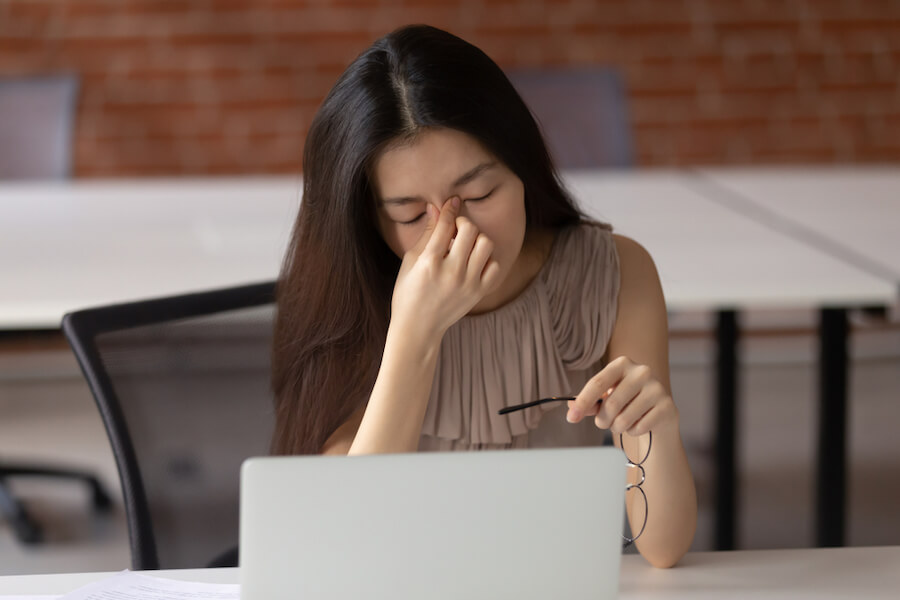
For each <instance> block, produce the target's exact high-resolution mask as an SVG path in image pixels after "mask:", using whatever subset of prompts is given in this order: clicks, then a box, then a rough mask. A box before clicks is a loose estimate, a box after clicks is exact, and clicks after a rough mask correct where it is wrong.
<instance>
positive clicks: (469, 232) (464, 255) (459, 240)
mask: <svg viewBox="0 0 900 600" xmlns="http://www.w3.org/2000/svg"><path fill="white" fill-rule="evenodd" d="M455 225H456V237H455V238H453V244H452V245H451V246H450V253H449V255H448V258H449V259H450V260H451V261H453V262H454V263H455V264H458V265H461V266H463V267H465V265H466V263H467V262H468V260H469V254H470V253H471V252H472V247H473V246H474V245H475V240H476V239H478V235H479V232H478V227H476V226H475V224H474V223H472V221H470V220H468V219H467V218H465V217H456V222H455Z"/></svg>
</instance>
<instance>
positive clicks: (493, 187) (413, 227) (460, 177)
mask: <svg viewBox="0 0 900 600" xmlns="http://www.w3.org/2000/svg"><path fill="white" fill-rule="evenodd" d="M373 178H374V181H373V182H372V184H373V186H374V188H375V193H376V198H377V200H376V201H377V202H378V206H377V211H376V212H377V214H378V227H379V230H380V231H381V235H382V237H383V238H384V240H385V242H387V244H388V246H389V247H390V248H391V250H393V251H394V253H395V254H396V255H397V256H399V257H403V255H404V254H405V253H406V252H407V251H408V250H409V249H410V248H412V247H413V246H415V244H416V242H417V241H418V240H419V237H420V236H421V235H422V233H423V232H424V230H425V223H426V221H427V215H426V214H425V208H426V206H427V205H428V204H433V205H434V206H435V207H436V208H437V209H438V210H440V208H441V207H442V206H443V205H444V202H446V201H447V200H448V199H449V198H451V197H453V196H459V198H460V199H461V200H462V203H461V205H460V210H459V216H460V217H465V218H467V219H469V220H470V221H471V222H472V223H474V224H475V226H476V227H478V229H479V230H480V231H481V232H482V233H484V234H485V235H486V236H487V237H488V238H490V240H491V241H492V242H493V243H494V254H493V258H494V260H496V261H497V262H498V263H499V265H500V269H501V274H502V275H501V277H500V278H499V281H501V282H502V281H503V280H504V279H506V277H507V275H508V274H509V272H510V270H511V269H512V267H513V265H514V264H515V263H516V260H517V259H518V257H519V253H520V252H521V250H522V243H523V241H524V239H525V194H524V187H523V185H522V181H521V180H520V179H519V178H518V177H517V176H516V175H515V174H514V173H513V172H512V171H510V170H509V168H507V167H506V165H504V164H503V163H501V162H500V161H499V160H498V159H497V158H496V157H494V156H492V155H491V154H490V153H489V152H488V151H487V150H486V149H485V148H484V147H483V146H482V145H481V144H480V143H479V142H478V141H477V140H476V139H475V138H473V137H471V136H470V135H468V134H465V133H462V132H460V131H457V130H455V129H428V130H425V131H424V132H423V133H421V134H420V135H418V136H417V137H416V138H415V139H414V140H413V141H412V142H411V143H409V144H403V145H399V146H396V147H393V148H391V149H389V150H387V151H386V152H384V153H383V154H382V155H381V156H380V157H379V158H378V159H377V160H376V162H375V168H374V173H373Z"/></svg>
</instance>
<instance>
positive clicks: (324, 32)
mask: <svg viewBox="0 0 900 600" xmlns="http://www.w3.org/2000/svg"><path fill="white" fill-rule="evenodd" d="M407 23H427V24H431V25H435V26H437V27H441V28H444V29H447V30H449V31H450V32H452V33H454V34H456V35H459V36H461V37H463V38H464V39H466V40H468V41H470V42H472V43H474V44H475V45H477V46H479V47H480V48H482V49H483V50H484V51H485V52H486V53H487V54H488V55H489V56H491V57H492V58H493V59H494V60H495V61H496V62H497V63H499V64H500V65H501V67H503V68H505V69H512V68H521V67H562V66H572V65H598V64H599V65H608V66H612V67H615V69H617V70H618V71H619V72H620V73H621V75H622V77H623V78H624V80H625V82H626V86H627V98H628V109H629V114H630V124H631V128H632V131H633V136H634V147H635V160H636V162H637V164H638V165H641V166H655V165H695V164H747V163H821V162H825V163H836V162H842V163H846V162H852V163H866V162H885V161H890V162H896V161H897V160H900V136H898V135H897V133H898V131H900V102H898V81H900V77H898V75H900V3H898V2H897V1H896V0H861V1H852V0H817V1H812V0H809V1H804V0H720V1H713V0H629V1H628V2H622V1H618V0H611V1H603V0H561V1H557V0H532V1H503V0H478V1H473V0H458V1H452V0H451V1H444V2H438V1H429V0H306V1H304V0H296V1H295V0H196V1H175V0H118V1H116V0H108V1H107V0H72V1H68V2H63V1H54V0H33V1H32V0H18V1H17V0H2V2H0V73H3V74H4V75H36V74H47V73H58V72H71V73H75V74H77V75H78V76H79V78H80V81H81V92H80V94H79V98H78V108H77V115H78V116H77V122H76V126H75V139H74V164H73V169H74V174H75V176H78V177H87V176H92V177H93V176H119V175H173V174H214V173H215V174H221V173H294V172H296V171H297V170H298V165H299V164H300V156H301V152H302V149H303V140H304V138H305V134H306V131H307V129H308V127H309V123H310V121H311V120H312V117H313V114H314V113H315V110H316V108H317V106H318V105H319V103H320V102H321V100H322V99H323V98H324V96H325V94H326V93H327V92H328V90H329V89H330V88H331V86H332V85H333V84H334V82H335V80H336V79H337V77H338V75H339V74H340V73H341V71H342V70H343V69H344V68H345V67H346V65H347V64H348V63H349V62H350V61H351V60H352V59H353V58H355V57H356V56H357V55H358V54H359V53H360V52H361V51H362V50H363V49H365V48H366V47H367V46H368V45H369V44H370V43H371V42H372V41H374V40H375V39H376V38H378V37H380V36H381V35H384V34H385V33H387V32H389V31H391V30H393V29H394V28H396V27H397V26H399V25H402V24H407Z"/></svg>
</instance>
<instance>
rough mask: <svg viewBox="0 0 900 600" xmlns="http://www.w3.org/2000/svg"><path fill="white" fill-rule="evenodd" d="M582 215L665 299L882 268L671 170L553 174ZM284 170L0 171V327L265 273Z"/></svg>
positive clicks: (858, 286) (738, 292)
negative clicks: (764, 220)
mask: <svg viewBox="0 0 900 600" xmlns="http://www.w3.org/2000/svg"><path fill="white" fill-rule="evenodd" d="M565 177H566V179H567V181H568V182H569V183H570V184H571V187H572V189H573V191H575V193H576V196H578V198H579V199H580V200H581V201H582V203H583V204H584V206H585V207H586V208H587V209H588V212H589V213H590V214H592V215H593V216H596V217H600V218H606V219H609V220H610V221H612V222H613V224H614V225H615V226H616V228H617V230H618V231H620V232H622V233H624V234H627V235H630V236H632V237H634V238H635V239H637V240H638V241H639V242H641V243H642V244H644V245H645V246H646V247H647V249H648V250H649V251H650V252H651V254H652V255H653V256H654V259H655V260H656V262H657V265H658V267H659V270H660V274H661V277H662V281H663V288H664V291H665V293H666V298H667V301H668V303H669V306H670V307H672V308H674V309H683V308H704V309H706V308H721V307H725V308H729V307H735V308H751V307H768V306H777V307H787V308H789V307H795V306H802V307H812V306H820V305H824V304H829V305H856V304H878V303H883V302H886V301H890V300H892V299H893V298H894V295H895V287H894V285H893V284H892V283H891V282H888V281H886V280H884V279H882V278H879V277H877V276H875V275H872V274H871V273H869V272H866V271H865V270H862V269H859V268H857V267H855V266H853V265H851V264H848V263H847V262H845V261H842V260H840V259H839V258H835V257H833V256H830V255H828V254H826V253H823V252H821V251H819V250H818V249H816V248H814V247H812V246H809V245H807V244H805V243H803V242H801V241H797V240H793V239H790V238H789V237H786V236H785V235H783V234H781V233H779V232H777V231H773V230H772V229H770V228H767V227H765V226H764V225H762V224H760V223H758V222H756V221H754V220H752V219H750V218H746V217H743V216H741V215H739V214H737V213H735V212H734V211H730V210H728V209H727V208H725V207H722V206H721V205H719V204H717V203H715V202H713V201H711V200H709V199H707V198H705V197H704V196H703V195H702V194H700V193H698V192H697V191H695V190H693V189H691V188H690V187H689V186H687V185H686V184H685V182H686V178H687V177H689V175H688V174H686V173H683V172H674V171H654V170H636V171H629V172H598V173H592V172H575V173H568V174H566V176H565ZM300 193H301V184H300V180H299V178H298V177H247V178H206V179H191V178H185V179H123V180H76V181H73V182H70V183H53V184H47V183H32V184H24V183H19V184H9V183H7V184H0V282H2V284H0V285H2V293H0V330H4V329H5V330H9V329H41V328H56V327H59V325H60V322H61V319H62V316H63V315H64V314H65V313H66V312H70V311H72V310H76V309H80V308H86V307H91V306H98V305H103V304H110V303H114V302H124V301H129V300H140V299H146V298H152V297H159V296H165V295H171V294H179V293H185V292H192V291H201V290H208V289H214V288H217V287H225V286H230V285H240V284H246V283H253V282H258V281H264V280H269V279H274V278H275V277H277V275H278V272H279V269H280V266H281V261H282V258H283V256H284V252H285V249H286V247H287V242H288V238H289V235H290V231H291V228H292V226H293V222H294V219H295V216H296V212H297V209H298V208H299V203H300Z"/></svg>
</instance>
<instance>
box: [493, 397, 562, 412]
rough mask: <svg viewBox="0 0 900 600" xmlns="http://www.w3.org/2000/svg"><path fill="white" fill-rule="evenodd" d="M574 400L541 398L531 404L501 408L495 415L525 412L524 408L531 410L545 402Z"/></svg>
mask: <svg viewBox="0 0 900 600" xmlns="http://www.w3.org/2000/svg"><path fill="white" fill-rule="evenodd" d="M574 399H575V396H552V397H550V398H541V399H540V400H532V401H531V402H526V403H525V404H515V405H513V406H507V407H506V408H501V409H500V410H498V411H497V414H498V415H505V414H509V413H511V412H516V411H517V410H525V409H526V408H531V407H532V406H538V405H539V404H546V403H547V402H567V401H569V400H574Z"/></svg>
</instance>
